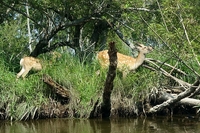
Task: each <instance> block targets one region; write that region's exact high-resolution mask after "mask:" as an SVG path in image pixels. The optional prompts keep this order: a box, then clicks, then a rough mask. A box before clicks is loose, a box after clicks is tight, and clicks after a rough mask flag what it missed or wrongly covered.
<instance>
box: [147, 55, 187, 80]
mask: <svg viewBox="0 0 200 133" xmlns="http://www.w3.org/2000/svg"><path fill="white" fill-rule="evenodd" d="M148 60H149V61H153V62H157V63H159V64H162V65H165V66H167V67H170V68H171V69H173V70H176V71H177V72H179V73H181V74H183V75H185V76H187V74H186V73H185V72H184V71H182V70H180V69H178V68H176V67H174V66H172V65H170V64H168V63H165V62H161V61H159V60H155V59H152V58H145V61H147V62H148Z"/></svg>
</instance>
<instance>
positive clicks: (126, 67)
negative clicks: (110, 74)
mask: <svg viewBox="0 0 200 133" xmlns="http://www.w3.org/2000/svg"><path fill="white" fill-rule="evenodd" d="M136 48H137V49H138V50H139V53H138V56H137V57H136V58H133V57H131V56H127V55H124V54H121V53H117V61H118V64H117V69H118V70H119V71H121V72H122V74H123V77H126V75H127V74H128V72H129V71H133V70H135V69H137V68H138V67H139V66H140V65H142V63H143V62H144V60H145V54H147V53H149V52H151V51H152V50H153V48H152V47H150V46H144V45H143V44H138V46H137V47H136ZM97 59H98V60H99V63H100V65H101V66H102V67H103V68H106V67H108V66H109V56H108V50H103V51H100V52H99V53H98V54H97Z"/></svg>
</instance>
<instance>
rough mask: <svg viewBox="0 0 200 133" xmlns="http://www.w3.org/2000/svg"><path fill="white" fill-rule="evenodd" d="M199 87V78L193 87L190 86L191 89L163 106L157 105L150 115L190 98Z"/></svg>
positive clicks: (151, 109)
mask: <svg viewBox="0 0 200 133" xmlns="http://www.w3.org/2000/svg"><path fill="white" fill-rule="evenodd" d="M199 87H200V79H199V78H198V80H197V81H196V82H195V83H194V84H193V85H192V86H190V88H188V89H186V90H185V91H184V92H182V93H180V94H179V95H177V96H174V97H172V98H171V99H168V100H167V101H165V102H163V103H162V104H159V105H156V106H154V107H152V108H150V110H149V112H148V113H156V112H158V111H161V110H162V109H164V108H165V107H168V106H170V105H173V104H175V103H177V102H179V101H181V100H182V99H183V98H186V97H188V96H190V95H191V94H192V93H193V92H195V90H196V89H198V88H199Z"/></svg>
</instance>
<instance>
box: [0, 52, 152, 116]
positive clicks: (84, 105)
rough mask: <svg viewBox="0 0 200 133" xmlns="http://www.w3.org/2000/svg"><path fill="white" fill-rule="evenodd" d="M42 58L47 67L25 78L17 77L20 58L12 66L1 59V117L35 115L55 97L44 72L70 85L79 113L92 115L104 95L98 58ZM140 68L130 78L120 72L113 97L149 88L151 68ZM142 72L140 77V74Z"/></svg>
mask: <svg viewBox="0 0 200 133" xmlns="http://www.w3.org/2000/svg"><path fill="white" fill-rule="evenodd" d="M40 59H43V64H44V69H43V70H42V71H40V72H31V73H30V74H29V75H28V76H27V77H26V79H25V80H23V79H18V80H16V73H17V72H18V71H19V69H20V68H19V67H20V66H19V64H18V63H17V62H16V64H14V65H13V64H12V65H13V66H10V65H9V64H8V63H7V62H6V61H4V58H1V59H0V60H1V63H0V67H1V69H0V78H1V80H0V85H1V86H0V88H1V89H0V98H1V99H0V109H1V110H0V111H1V113H0V114H1V115H0V116H1V119H10V120H21V119H26V118H31V117H32V118H34V116H36V113H38V112H37V111H38V110H39V109H40V107H41V106H42V105H46V106H48V104H49V100H50V99H54V98H55V97H54V94H53V91H52V89H51V88H49V87H48V86H47V85H46V84H45V83H43V81H42V76H43V74H48V75H49V76H51V77H52V78H53V79H54V80H55V81H57V82H58V83H59V84H61V85H63V86H65V87H66V88H68V89H70V91H71V92H72V93H73V96H74V98H75V99H74V100H75V101H76V105H72V104H73V103H72V104H71V105H70V108H71V110H76V111H75V112H76V114H78V115H77V116H79V117H88V116H89V113H90V112H91V110H92V107H93V104H94V102H95V101H96V100H97V99H98V98H101V95H102V90H103V86H104V81H105V78H106V70H102V71H101V73H100V74H99V75H97V74H96V71H97V70H99V69H100V67H99V64H98V62H96V61H94V62H93V63H91V64H83V63H80V61H79V60H78V59H77V58H76V57H73V56H71V55H69V54H62V56H61V57H59V58H57V59H52V58H51V57H44V56H41V57H40ZM12 68H13V69H12ZM17 69H18V71H17ZM12 70H13V71H12ZM15 70H16V71H15ZM138 71H139V72H137V73H134V74H130V75H129V76H128V77H127V78H126V79H122V78H121V73H118V75H117V77H116V79H115V89H114V91H113V97H119V99H120V97H125V96H129V97H130V98H136V97H137V96H139V95H137V94H138V92H142V91H144V92H148V88H150V87H151V86H150V85H149V83H150V81H149V80H150V79H148V80H144V79H146V76H147V75H149V76H151V72H150V71H148V70H146V69H139V70H138ZM140 75H142V76H140ZM138 76H140V79H138V78H137V77H138ZM133 81H134V82H133ZM152 85H153V84H152ZM147 86H148V87H147ZM143 96H144V95H143ZM55 100H56V99H55ZM77 101H78V103H77ZM71 116H73V115H71Z"/></svg>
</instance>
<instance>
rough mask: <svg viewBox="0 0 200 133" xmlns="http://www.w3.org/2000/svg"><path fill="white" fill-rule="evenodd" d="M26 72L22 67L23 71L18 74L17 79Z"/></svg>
mask: <svg viewBox="0 0 200 133" xmlns="http://www.w3.org/2000/svg"><path fill="white" fill-rule="evenodd" d="M24 72H25V68H24V67H22V69H21V71H20V72H19V73H18V74H17V78H19V77H20V76H21V75H22V74H23V73H24Z"/></svg>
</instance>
